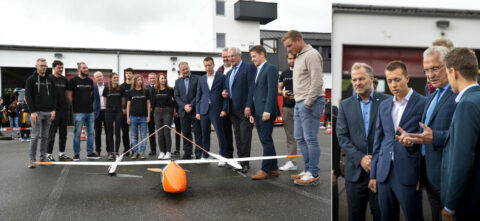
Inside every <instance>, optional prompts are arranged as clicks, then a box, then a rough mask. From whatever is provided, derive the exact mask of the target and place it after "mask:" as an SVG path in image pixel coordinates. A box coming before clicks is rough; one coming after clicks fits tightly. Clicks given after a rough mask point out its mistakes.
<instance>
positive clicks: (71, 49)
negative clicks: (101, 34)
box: [0, 44, 221, 56]
mask: <svg viewBox="0 0 480 221" xmlns="http://www.w3.org/2000/svg"><path fill="white" fill-rule="evenodd" d="M0 50H13V51H48V52H82V53H102V54H134V55H135V54H137V55H169V56H221V53H220V52H218V53H217V52H189V51H158V50H136V49H115V48H81V47H52V46H50V47H49V46H31V45H1V44H0Z"/></svg>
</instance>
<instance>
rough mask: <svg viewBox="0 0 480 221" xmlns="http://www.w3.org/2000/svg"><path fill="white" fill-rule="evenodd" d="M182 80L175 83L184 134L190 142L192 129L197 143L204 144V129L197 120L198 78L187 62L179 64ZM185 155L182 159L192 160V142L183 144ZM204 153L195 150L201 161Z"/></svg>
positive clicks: (176, 99) (197, 149)
mask: <svg viewBox="0 0 480 221" xmlns="http://www.w3.org/2000/svg"><path fill="white" fill-rule="evenodd" d="M178 68H179V69H180V73H182V76H183V77H182V78H179V79H177V80H176V81H175V88H174V92H173V94H174V97H175V102H177V104H178V115H179V117H180V123H181V125H182V134H183V136H185V137H186V138H188V139H189V140H192V128H193V133H194V134H195V143H196V144H201V143H202V129H201V127H200V121H199V120H197V119H196V118H195V105H196V100H195V99H196V96H197V84H198V76H196V75H193V74H192V73H190V67H189V66H188V63H187V62H184V61H182V62H180V64H178ZM183 152H184V155H183V157H182V159H191V158H192V156H191V155H192V144H191V143H190V142H183ZM201 156H202V151H201V150H200V149H199V148H195V158H197V159H200V157H201Z"/></svg>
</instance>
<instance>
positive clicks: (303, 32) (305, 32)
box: [260, 29, 332, 35]
mask: <svg viewBox="0 0 480 221" xmlns="http://www.w3.org/2000/svg"><path fill="white" fill-rule="evenodd" d="M262 31H269V32H281V33H287V32H288V31H282V30H267V29H260V32H262ZM300 33H302V34H329V35H331V34H332V33H331V32H307V31H300Z"/></svg>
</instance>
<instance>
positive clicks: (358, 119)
mask: <svg viewBox="0 0 480 221" xmlns="http://www.w3.org/2000/svg"><path fill="white" fill-rule="evenodd" d="M351 77H352V85H353V88H354V90H355V92H356V93H355V95H353V96H351V97H349V98H347V99H345V100H343V101H342V102H341V103H340V111H339V113H338V119H337V130H336V132H337V137H338V142H339V144H340V147H341V148H342V149H343V151H344V152H345V155H346V162H345V186H346V191H347V202H348V220H365V211H366V208H367V203H368V202H370V210H371V212H372V214H373V218H374V220H380V212H379V208H378V199H377V194H376V193H373V192H372V191H370V190H369V189H368V182H369V180H370V178H369V177H370V168H371V164H370V162H371V159H372V147H373V139H374V134H375V123H376V119H377V113H378V105H379V104H380V102H382V101H383V100H385V99H387V98H389V97H390V96H388V95H385V94H380V93H376V92H375V91H374V90H373V79H374V78H373V70H372V67H370V65H368V64H365V63H355V64H353V66H352V71H351Z"/></svg>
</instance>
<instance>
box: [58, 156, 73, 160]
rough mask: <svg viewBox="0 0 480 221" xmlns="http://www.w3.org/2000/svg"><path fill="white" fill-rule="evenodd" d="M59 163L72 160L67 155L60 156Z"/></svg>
mask: <svg viewBox="0 0 480 221" xmlns="http://www.w3.org/2000/svg"><path fill="white" fill-rule="evenodd" d="M58 160H59V161H72V158H70V157H68V156H67V155H60V156H58Z"/></svg>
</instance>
